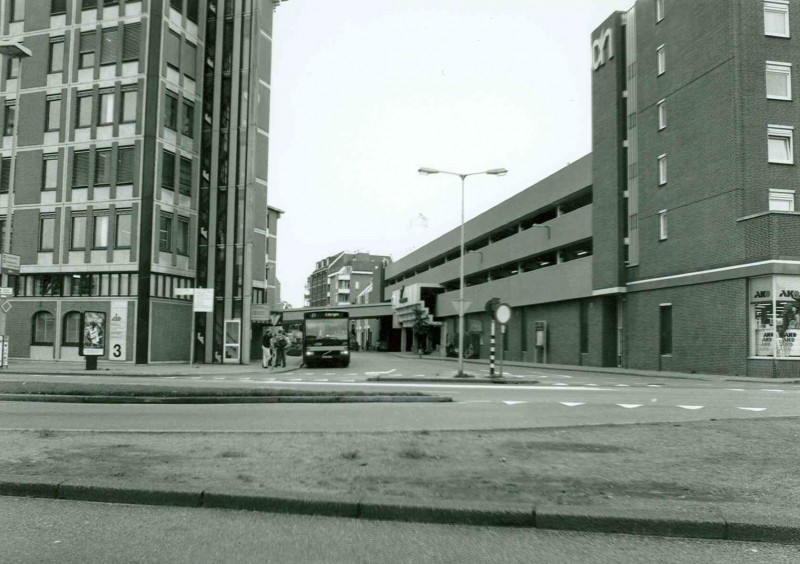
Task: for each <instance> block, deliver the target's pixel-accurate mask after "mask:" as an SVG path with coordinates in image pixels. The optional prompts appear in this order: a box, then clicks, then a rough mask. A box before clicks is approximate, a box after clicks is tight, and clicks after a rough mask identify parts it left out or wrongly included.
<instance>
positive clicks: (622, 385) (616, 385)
mask: <svg viewBox="0 0 800 564" xmlns="http://www.w3.org/2000/svg"><path fill="white" fill-rule="evenodd" d="M614 386H615V387H617V388H630V386H629V385H628V384H614Z"/></svg>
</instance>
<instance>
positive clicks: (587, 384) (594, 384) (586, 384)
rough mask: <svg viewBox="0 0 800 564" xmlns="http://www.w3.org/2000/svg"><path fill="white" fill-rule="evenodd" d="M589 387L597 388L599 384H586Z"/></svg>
mask: <svg viewBox="0 0 800 564" xmlns="http://www.w3.org/2000/svg"><path fill="white" fill-rule="evenodd" d="M586 385H587V386H597V384H586Z"/></svg>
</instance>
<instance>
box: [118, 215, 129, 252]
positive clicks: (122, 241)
mask: <svg viewBox="0 0 800 564" xmlns="http://www.w3.org/2000/svg"><path fill="white" fill-rule="evenodd" d="M115 231H116V232H115V234H114V247H115V248H117V249H130V248H131V210H117V225H116V230H115Z"/></svg>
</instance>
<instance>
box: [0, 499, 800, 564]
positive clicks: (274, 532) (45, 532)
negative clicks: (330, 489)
mask: <svg viewBox="0 0 800 564" xmlns="http://www.w3.org/2000/svg"><path fill="white" fill-rule="evenodd" d="M0 529H1V530H2V531H3V534H2V535H0V555H1V557H2V561H3V562H15V563H16V564H29V563H30V564H34V563H36V564H39V563H42V562H59V563H60V564H73V563H74V564H78V563H80V564H93V563H97V564H100V563H102V564H107V563H115V562H137V563H161V562H169V563H171V564H181V563H192V564H196V563H205V562H213V563H219V562H225V563H249V562H254V563H255V562H258V563H264V562H282V563H283V562H286V563H300V562H302V563H316V562H319V563H326V564H334V563H337V562H342V563H358V562H365V563H371V562H391V563H393V564H401V563H404V562H408V563H418V562H430V563H449V562H452V563H458V564H462V563H464V562H470V563H472V562H475V563H481V562H502V563H503V564H511V563H514V562H520V563H523V562H524V563H537V562H542V563H547V564H574V563H576V562H587V563H598V564H604V563H609V564H611V563H613V564H628V563H630V564H648V563H667V562H681V563H682V564H692V563H698V564H699V563H702V564H717V563H719V564H723V563H724V564H739V563H747V564H758V563H769V564H781V563H787V564H788V563H795V562H797V561H798V559H800V548H798V547H796V546H783V545H774V544H766V543H737V542H727V541H700V540H683V539H670V538H659V537H645V536H629V535H607V534H587V533H573V532H556V531H541V530H536V529H515V528H490V527H468V526H455V525H432V524H418V523H399V522H382V521H361V520H357V519H335V518H323V517H303V516H293V515H272V514H267V513H255V512H246V511H225V510H213V509H187V508H170V507H153V506H136V505H117V504H105V503H91V502H73V501H64V500H43V499H25V498H13V497H5V498H0Z"/></svg>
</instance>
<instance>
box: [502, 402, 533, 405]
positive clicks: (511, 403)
mask: <svg viewBox="0 0 800 564" xmlns="http://www.w3.org/2000/svg"><path fill="white" fill-rule="evenodd" d="M503 403H504V404H506V405H517V404H518V403H528V402H526V401H504V402H503Z"/></svg>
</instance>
